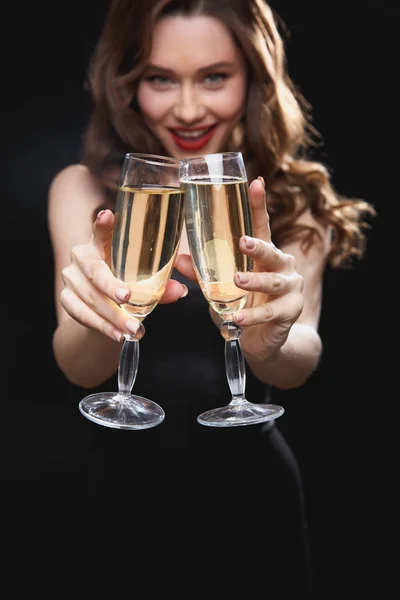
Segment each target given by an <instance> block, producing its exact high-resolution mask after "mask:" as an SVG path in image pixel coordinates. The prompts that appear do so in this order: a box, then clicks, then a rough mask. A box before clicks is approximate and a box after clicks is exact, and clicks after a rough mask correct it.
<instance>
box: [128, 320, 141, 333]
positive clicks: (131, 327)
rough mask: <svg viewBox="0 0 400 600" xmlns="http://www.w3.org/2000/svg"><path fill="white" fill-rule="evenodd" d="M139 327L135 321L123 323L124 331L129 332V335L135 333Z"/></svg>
mask: <svg viewBox="0 0 400 600" xmlns="http://www.w3.org/2000/svg"><path fill="white" fill-rule="evenodd" d="M139 327H140V324H139V323H137V322H136V321H133V319H129V321H127V322H126V323H125V329H126V330H127V331H129V333H136V332H137V330H138V329H139Z"/></svg>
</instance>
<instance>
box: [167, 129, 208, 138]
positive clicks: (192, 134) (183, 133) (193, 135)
mask: <svg viewBox="0 0 400 600" xmlns="http://www.w3.org/2000/svg"><path fill="white" fill-rule="evenodd" d="M210 129H211V127H206V129H198V130H196V131H176V130H175V132H174V133H175V135H177V136H178V137H181V138H184V139H196V138H201V137H202V136H203V135H205V134H206V133H208V131H209V130H210Z"/></svg>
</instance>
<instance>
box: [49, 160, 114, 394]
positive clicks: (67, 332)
mask: <svg viewBox="0 0 400 600" xmlns="http://www.w3.org/2000/svg"><path fill="white" fill-rule="evenodd" d="M103 202H104V199H103V197H102V195H101V192H100V190H99V189H98V187H97V186H96V185H95V183H94V181H93V180H92V178H91V176H90V174H89V173H88V171H87V170H86V169H85V167H82V166H80V165H73V166H70V167H67V168H66V169H64V170H63V171H61V172H60V173H59V174H58V175H57V176H56V177H55V178H54V180H53V182H52V184H51V186H50V190H49V204H48V224H49V231H50V239H51V243H52V247H53V257H54V270H55V308H56V316H57V328H56V330H55V332H54V335H53V350H54V355H55V359H56V362H57V364H58V366H59V368H60V369H61V371H63V372H64V374H65V375H66V377H67V378H68V379H69V380H70V381H72V383H75V384H76V385H81V386H83V387H94V386H96V385H97V384H99V383H101V382H102V381H103V380H106V379H107V378H108V377H110V376H111V375H112V374H113V373H114V372H115V370H116V368H117V365H118V356H119V350H120V345H119V344H118V342H117V341H116V339H115V337H114V339H111V338H112V336H113V332H112V328H111V327H109V328H108V329H107V324H106V323H103V332H104V333H106V335H101V333H100V331H99V329H95V328H93V327H88V326H86V325H85V324H83V321H86V320H87V316H86V317H85V315H84V314H83V307H81V308H79V302H78V297H76V298H75V300H76V308H75V312H74V309H73V307H72V306H71V307H70V309H71V312H72V314H75V315H76V318H73V317H72V316H71V315H70V314H68V312H67V311H66V309H65V307H64V305H63V304H62V302H61V298H62V294H63V293H65V295H69V296H70V299H71V303H72V296H73V293H72V289H71V288H72V287H73V285H72V283H71V285H70V288H66V287H65V285H64V280H63V271H64V269H66V268H67V267H69V268H70V267H71V264H72V263H71V249H72V248H74V247H79V246H81V245H84V244H87V243H88V242H89V241H90V240H91V238H92V235H93V214H94V212H95V211H96V208H97V207H98V206H100V205H101V204H102V203H103ZM67 275H68V271H67ZM73 276H74V275H73V274H72V273H71V281H72V278H73ZM75 277H76V279H77V278H78V277H79V270H78V268H76V270H75ZM82 281H83V277H82ZM76 285H78V284H76ZM66 289H67V290H69V291H66ZM116 308H118V307H117V305H116ZM79 310H81V314H80V313H79ZM80 321H81V322H80ZM107 333H108V334H109V336H110V335H111V338H110V337H107Z"/></svg>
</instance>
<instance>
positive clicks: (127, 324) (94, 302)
mask: <svg viewBox="0 0 400 600" xmlns="http://www.w3.org/2000/svg"><path fill="white" fill-rule="evenodd" d="M63 279H64V283H65V285H66V288H65V289H66V290H68V291H69V292H70V294H69V295H68V296H67V297H68V298H69V299H70V300H69V302H71V301H72V298H73V297H75V298H76V299H77V300H79V301H80V302H82V304H83V305H84V306H86V309H85V311H84V314H85V315H86V318H87V317H88V314H89V313H88V311H89V312H91V313H93V314H94V315H96V314H97V315H98V316H99V317H100V318H101V319H103V320H104V321H106V322H108V323H110V324H111V325H112V327H113V328H115V329H117V330H118V331H123V332H125V333H130V334H132V333H136V331H137V329H138V326H139V322H138V321H136V320H135V319H133V318H132V317H131V316H130V315H128V314H127V313H126V312H125V311H124V310H123V309H122V308H121V307H120V306H118V304H117V303H116V302H115V301H114V300H112V299H110V298H109V297H108V296H106V295H104V294H103V293H102V292H100V291H99V290H98V289H97V287H96V286H94V285H93V284H92V283H91V281H89V280H88V279H87V278H86V277H85V276H84V275H83V274H82V272H81V271H80V270H79V269H75V270H74V269H73V268H72V269H68V270H66V271H65V272H64V273H63ZM71 294H72V296H71ZM69 306H70V304H69ZM72 308H73V306H72V307H70V310H71V309H72ZM76 309H77V310H79V311H81V310H83V306H82V305H81V304H78V303H77V305H76ZM69 314H71V313H69ZM71 316H73V317H74V318H76V320H79V322H82V323H83V324H85V325H87V323H86V322H83V321H82V317H81V316H79V314H75V313H74V314H71ZM89 326H93V325H89ZM101 331H103V330H102V329H101Z"/></svg>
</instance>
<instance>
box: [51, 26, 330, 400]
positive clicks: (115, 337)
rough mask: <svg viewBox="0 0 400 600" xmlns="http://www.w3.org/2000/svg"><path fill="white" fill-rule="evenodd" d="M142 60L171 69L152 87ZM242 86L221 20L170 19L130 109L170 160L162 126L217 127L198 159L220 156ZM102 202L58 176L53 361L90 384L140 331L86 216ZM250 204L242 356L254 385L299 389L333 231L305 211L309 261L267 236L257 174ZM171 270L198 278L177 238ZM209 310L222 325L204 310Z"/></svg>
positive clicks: (157, 34) (108, 372) (106, 221)
mask: <svg viewBox="0 0 400 600" xmlns="http://www.w3.org/2000/svg"><path fill="white" fill-rule="evenodd" d="M188 40H190V41H191V43H190V44H188ZM194 41H196V44H197V43H198V44H200V43H201V47H202V53H201V54H200V53H199V55H197V53H193V48H196V44H195V43H194ZM187 49H189V50H190V51H188V50H187ZM216 63H224V64H225V65H226V64H228V65H229V67H224V69H225V72H226V68H228V69H229V76H228V77H226V78H223V79H221V78H220V77H214V75H213V73H215V72H216V71H215V66H214V65H215V64H216ZM150 64H151V65H158V67H160V66H162V67H163V69H165V68H167V69H168V77H167V80H165V79H162V80H161V81H162V85H161V86H160V80H159V79H156V81H157V83H156V84H154V80H151V79H150V80H149V76H152V75H154V71H153V70H154V66H152V67H150ZM155 75H157V76H159V75H160V73H158V74H157V73H155ZM164 76H165V72H164V71H163V77H164ZM205 77H206V78H205ZM211 80H212V81H213V82H214V83H215V81H218V85H217V88H215V87H214V83H213V87H212V89H209V85H210V81H211ZM245 82H246V72H245V69H244V60H243V57H242V56H241V54H240V52H239V50H238V48H237V47H236V46H235V44H234V42H233V40H232V38H231V35H230V32H229V30H228V29H227V28H226V27H225V25H224V24H223V23H221V22H219V21H218V20H216V19H214V18H211V17H199V16H197V17H190V18H189V17H183V16H173V17H168V18H165V19H164V20H162V21H160V23H159V24H158V25H157V27H156V28H155V31H154V43H153V47H152V52H151V56H150V59H149V68H148V70H147V71H146V73H145V75H144V78H143V79H142V81H141V82H140V84H139V89H138V102H139V105H140V108H141V110H142V112H143V113H144V116H145V119H146V121H147V124H148V126H149V127H150V128H151V129H152V131H153V132H154V133H155V134H156V135H157V136H158V137H159V138H160V139H161V140H162V142H163V143H164V144H165V147H166V149H167V151H168V152H169V153H170V155H172V156H176V157H177V158H182V154H181V152H182V150H181V149H179V148H178V147H177V146H176V144H175V143H174V141H173V138H171V134H170V131H169V129H170V128H174V127H185V128H187V129H190V128H191V127H193V126H196V127H197V126H202V125H211V124H216V125H217V127H216V129H215V133H214V135H213V136H212V137H211V139H210V140H209V142H208V143H207V146H206V148H202V149H201V150H200V151H199V152H198V154H203V153H205V152H207V153H211V152H218V151H222V150H223V149H224V143H225V141H226V140H227V138H228V137H229V135H230V133H231V132H232V130H233V128H234V127H235V125H236V123H237V122H238V119H240V116H241V114H242V112H243V109H244V101H245V94H244V91H245ZM193 154H195V153H194V152H191V153H190V155H193ZM102 201H103V198H102V196H101V191H100V189H99V187H98V185H97V183H96V182H95V180H94V179H93V178H92V176H91V175H90V173H89V172H88V170H87V169H86V168H85V167H84V166H82V165H71V166H69V167H67V168H65V169H64V170H63V171H61V172H60V173H59V174H58V175H57V176H56V177H55V178H54V180H53V182H52V184H51V186H50V190H49V214H48V216H49V230H50V236H51V241H52V245H53V251H54V261H55V273H56V278H55V301H56V311H57V321H58V326H57V329H56V331H55V333H54V337H53V348H54V354H55V358H56V361H57V363H58V365H59V367H60V369H61V370H62V371H63V372H64V374H65V376H66V377H67V378H68V379H69V380H70V381H71V382H72V383H74V384H76V385H79V386H82V387H88V388H91V387H95V386H97V385H100V384H101V383H102V382H103V381H105V380H107V379H108V378H109V377H111V376H112V375H113V374H114V373H115V372H116V370H117V367H118V359H119V354H120V349H121V340H122V337H123V334H124V333H130V334H132V333H135V332H136V330H137V328H138V326H139V323H138V321H136V320H134V319H132V318H130V317H128V316H127V314H126V313H125V312H124V310H123V309H122V308H121V307H120V304H122V303H123V302H124V301H126V300H127V298H128V296H129V288H128V287H127V286H126V285H125V284H124V283H123V282H121V281H119V280H118V279H116V278H115V277H114V276H113V275H112V273H111V270H110V268H109V267H110V248H111V246H110V242H111V237H112V228H113V222H114V217H113V214H112V212H111V211H109V210H106V211H101V212H100V213H99V214H98V217H97V220H96V222H95V223H94V224H93V223H92V217H91V215H92V214H93V211H94V210H95V209H96V207H97V206H99V205H100V204H101V203H102ZM250 201H251V208H252V214H253V225H254V238H251V239H244V238H243V239H241V241H240V248H241V250H242V252H243V253H244V254H247V255H248V256H250V257H251V258H252V259H253V262H254V271H253V272H252V273H248V274H243V273H237V274H236V276H235V284H236V285H237V286H238V287H241V288H243V289H245V290H247V291H248V292H249V294H248V301H247V304H246V307H245V308H244V309H242V310H241V311H240V312H238V313H237V314H236V315H235V321H236V322H237V323H238V324H240V325H241V326H242V327H243V333H242V336H241V343H242V348H243V352H244V355H245V357H246V360H247V363H248V365H249V367H250V368H251V369H252V371H253V373H254V374H255V375H256V377H258V378H259V379H260V380H261V381H263V382H266V383H270V384H272V385H274V386H276V387H279V388H282V389H289V388H292V387H297V386H300V385H302V384H303V383H304V382H305V381H306V379H307V378H308V377H309V376H310V374H311V373H312V372H313V370H314V369H315V367H316V365H317V364H318V360H319V357H320V354H321V351H322V344H321V340H320V337H319V335H318V331H317V329H318V322H319V316H320V309H321V299H322V276H323V272H324V268H325V264H326V256H327V252H328V249H329V232H328V231H326V230H323V229H322V228H321V227H320V226H319V225H318V223H315V222H314V221H313V218H312V216H311V215H310V214H309V213H306V214H304V215H302V217H301V222H303V223H307V224H313V225H314V226H316V227H317V228H318V230H319V231H320V233H321V242H320V243H318V244H314V245H313V246H312V248H311V249H310V250H309V251H308V253H307V254H305V253H304V252H303V251H302V250H301V249H300V247H299V244H298V243H291V244H290V245H287V246H285V247H283V248H280V249H278V248H276V247H275V245H274V244H273V242H272V240H271V232H270V228H269V217H268V211H267V205H268V199H267V195H266V193H265V189H264V185H263V181H262V179H261V178H259V179H256V180H254V181H253V182H252V183H251V185H250ZM176 267H177V268H178V269H179V270H180V271H181V272H182V273H183V274H184V275H186V276H187V277H189V278H191V279H193V280H195V275H194V272H193V269H192V265H191V259H190V256H189V250H188V245H187V239H186V235H185V233H184V234H183V236H182V240H181V245H180V250H179V255H178V258H177V261H176ZM246 278H247V279H246ZM186 293H187V288H186V287H185V286H183V285H181V284H180V283H179V282H177V281H174V280H170V282H169V284H168V286H167V290H166V292H165V294H164V296H163V298H162V300H161V302H163V303H168V302H175V301H183V302H184V300H180V299H181V298H182V297H184V296H185V295H186ZM210 314H211V317H212V318H213V320H214V321H215V323H216V324H217V325H218V323H219V318H218V316H217V315H216V314H215V313H214V312H213V311H212V309H210Z"/></svg>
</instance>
